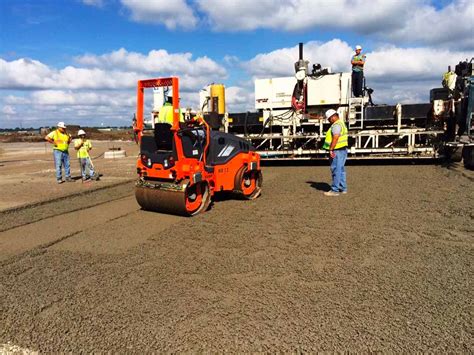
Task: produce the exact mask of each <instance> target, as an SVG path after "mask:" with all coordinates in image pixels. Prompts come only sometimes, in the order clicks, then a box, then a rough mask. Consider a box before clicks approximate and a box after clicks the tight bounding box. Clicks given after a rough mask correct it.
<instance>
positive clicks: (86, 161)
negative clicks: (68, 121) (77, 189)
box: [74, 129, 99, 182]
mask: <svg viewBox="0 0 474 355" xmlns="http://www.w3.org/2000/svg"><path fill="white" fill-rule="evenodd" d="M77 136H78V137H79V138H77V139H76V140H75V141H74V149H76V150H77V159H79V166H80V167H81V176H82V181H84V182H87V181H90V180H99V175H98V174H96V173H95V172H94V165H93V164H92V160H91V157H90V155H89V151H90V150H91V149H92V143H91V141H90V140H89V139H87V138H86V132H85V131H84V130H82V129H80V130H79V131H78V132H77Z"/></svg>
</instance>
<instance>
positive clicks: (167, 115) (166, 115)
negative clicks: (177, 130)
mask: <svg viewBox="0 0 474 355" xmlns="http://www.w3.org/2000/svg"><path fill="white" fill-rule="evenodd" d="M179 121H180V122H184V117H183V113H182V112H181V109H179ZM155 123H168V124H170V125H173V105H172V104H170V103H169V102H165V104H164V105H163V107H162V108H161V110H160V113H159V114H158V119H157V120H156V121H155Z"/></svg>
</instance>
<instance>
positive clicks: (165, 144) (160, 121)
mask: <svg viewBox="0 0 474 355" xmlns="http://www.w3.org/2000/svg"><path fill="white" fill-rule="evenodd" d="M179 121H180V122H184V116H183V113H182V112H181V109H179ZM172 126H173V94H172V92H170V93H168V97H167V99H166V102H165V103H164V104H163V106H162V107H161V109H160V112H159V113H158V116H157V117H156V118H155V141H156V146H157V149H158V150H171V149H172V147H173V143H172V142H173V133H172V132H171V127H172Z"/></svg>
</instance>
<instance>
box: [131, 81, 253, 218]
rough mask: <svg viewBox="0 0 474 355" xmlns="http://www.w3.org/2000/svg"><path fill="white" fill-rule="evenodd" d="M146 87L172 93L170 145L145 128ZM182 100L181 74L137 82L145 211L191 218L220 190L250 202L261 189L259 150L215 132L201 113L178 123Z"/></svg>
mask: <svg viewBox="0 0 474 355" xmlns="http://www.w3.org/2000/svg"><path fill="white" fill-rule="evenodd" d="M145 88H154V89H155V90H154V92H155V94H156V93H157V92H158V93H159V94H160V95H161V93H163V92H164V93H166V92H167V91H168V92H169V91H171V92H172V107H173V124H172V126H171V127H170V130H171V136H172V138H171V141H170V144H169V145H168V146H163V142H162V141H161V140H159V141H157V139H156V138H155V135H154V134H153V133H151V132H149V131H147V130H145V127H144V118H143V105H144V89H145ZM158 88H165V90H164V91H162V90H159V89H158ZM166 88H168V90H166ZM170 96H171V95H170ZM178 99H179V83H178V78H175V77H172V78H162V79H149V80H140V81H139V82H138V89H137V114H136V117H137V128H138V131H139V140H140V155H139V159H138V161H137V173H138V175H139V179H138V181H137V183H136V187H135V196H136V199H137V201H138V203H139V205H140V206H141V207H142V208H143V209H145V210H151V211H157V212H164V213H171V214H178V215H184V216H193V215H196V214H198V213H200V212H203V211H205V210H206V209H207V208H208V207H209V205H210V203H211V198H212V196H214V194H215V193H216V192H220V191H229V192H233V193H234V194H236V195H237V196H239V197H241V198H244V199H249V200H250V199H255V198H257V197H258V196H259V195H260V193H261V188H262V172H261V169H260V156H259V155H258V154H257V153H256V152H255V149H254V148H253V147H252V146H251V144H249V143H248V142H247V141H246V140H244V139H242V138H238V137H236V136H234V135H232V134H228V133H224V132H216V131H212V130H211V129H210V127H209V125H208V124H207V123H206V121H205V120H204V119H203V117H202V115H199V114H198V115H196V116H194V117H193V118H192V119H190V120H188V121H185V122H180V109H179V103H178ZM155 109H156V107H155ZM161 128H162V127H161ZM161 128H160V129H161Z"/></svg>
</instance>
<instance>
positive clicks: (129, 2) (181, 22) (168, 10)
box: [121, 0, 198, 30]
mask: <svg viewBox="0 0 474 355" xmlns="http://www.w3.org/2000/svg"><path fill="white" fill-rule="evenodd" d="M121 2H122V5H124V6H125V7H126V8H127V9H129V10H130V12H131V18H132V20H134V21H136V22H144V23H153V24H163V25H164V26H166V28H168V29H171V30H174V29H176V28H178V27H179V28H184V29H192V28H194V27H195V26H196V24H197V21H198V19H197V18H196V16H195V15H194V12H193V10H192V8H191V7H190V6H189V5H188V4H187V3H186V1H185V0H172V1H169V0H153V1H151V0H121Z"/></svg>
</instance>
